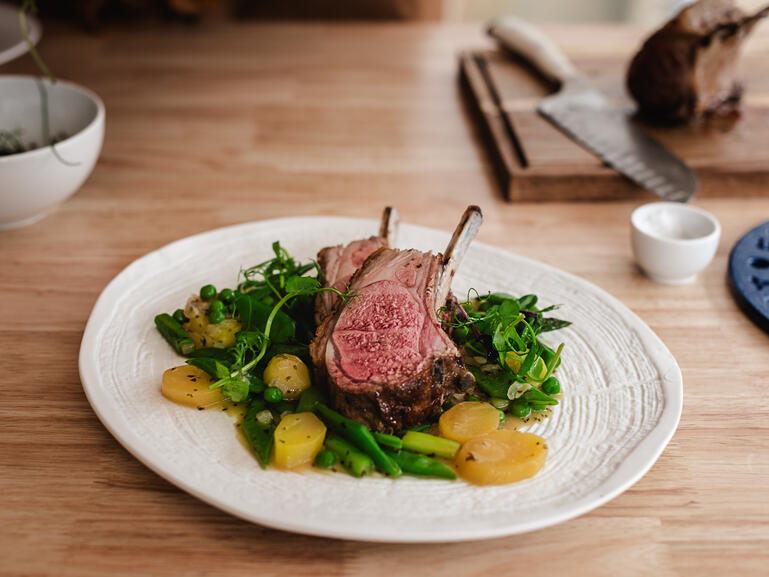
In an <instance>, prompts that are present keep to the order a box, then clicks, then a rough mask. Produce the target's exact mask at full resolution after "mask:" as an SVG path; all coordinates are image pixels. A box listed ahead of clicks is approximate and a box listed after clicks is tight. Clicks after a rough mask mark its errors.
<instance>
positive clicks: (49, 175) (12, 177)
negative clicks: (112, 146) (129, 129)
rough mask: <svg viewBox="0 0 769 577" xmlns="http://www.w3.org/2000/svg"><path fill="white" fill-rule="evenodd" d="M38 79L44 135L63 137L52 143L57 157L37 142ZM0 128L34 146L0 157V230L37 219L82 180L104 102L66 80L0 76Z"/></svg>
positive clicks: (100, 135) (90, 163)
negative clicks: (45, 122) (45, 103)
mask: <svg viewBox="0 0 769 577" xmlns="http://www.w3.org/2000/svg"><path fill="white" fill-rule="evenodd" d="M40 82H43V83H44V85H45V88H46V92H47V100H48V111H49V114H48V117H49V120H50V129H49V133H50V135H51V136H55V135H57V134H59V133H64V134H66V135H67V138H66V139H64V140H62V141H61V142H58V143H57V144H56V153H58V155H59V157H60V158H57V156H56V154H55V153H54V151H53V150H52V149H51V147H50V146H42V143H43V128H42V124H43V114H42V111H41V96H40V87H39V83H40ZM0 130H7V131H14V130H20V131H21V139H22V141H23V142H24V143H25V144H27V145H28V143H30V142H35V143H37V145H38V148H35V149H34V150H30V151H28V152H22V153H20V154H12V155H8V156H0V230H6V229H11V228H18V227H20V226H26V225H28V224H32V223H33V222H36V221H38V220H40V219H41V218H43V217H44V216H45V215H47V214H48V213H49V212H50V211H51V210H53V208H55V207H56V206H57V205H58V204H59V203H61V202H63V201H64V200H65V199H67V198H68V197H69V196H71V195H72V194H74V193H75V191H77V189H78V188H80V186H81V185H82V184H83V182H84V181H85V179H86V178H88V175H89V174H91V171H92V170H93V167H94V165H95V164H96V159H97V158H98V157H99V152H100V151H101V145H102V141H103V140H104V104H103V103H102V101H101V99H100V98H99V97H98V96H97V95H96V94H94V93H93V92H91V91H90V90H88V89H86V88H83V87H81V86H77V85H76V84H72V83H71V82H66V81H63V80H58V81H57V82H56V83H55V84H51V83H50V82H48V81H47V80H46V81H42V80H40V79H39V78H36V77H34V76H0ZM62 160H63V161H64V162H62Z"/></svg>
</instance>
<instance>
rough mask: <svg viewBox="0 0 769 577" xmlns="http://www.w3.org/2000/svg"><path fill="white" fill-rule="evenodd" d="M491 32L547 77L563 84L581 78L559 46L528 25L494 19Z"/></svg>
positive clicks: (516, 20) (492, 35)
mask: <svg viewBox="0 0 769 577" xmlns="http://www.w3.org/2000/svg"><path fill="white" fill-rule="evenodd" d="M487 33H488V34H489V36H491V37H492V38H495V39H496V40H497V41H498V42H499V43H500V44H501V45H502V46H504V47H505V48H507V49H508V50H510V51H511V52H514V53H515V54H517V55H518V56H520V57H522V58H524V59H525V60H527V61H528V62H529V63H530V64H531V65H532V66H534V67H535V68H536V69H537V70H538V71H539V72H540V73H541V74H542V75H543V76H545V77H546V78H547V79H548V80H550V81H551V82H554V83H556V84H559V85H563V84H565V83H566V82H567V81H568V80H571V79H575V78H577V77H578V76H579V73H578V72H577V69H576V68H574V65H572V63H571V61H570V60H569V58H568V57H567V56H566V54H564V53H563V51H562V50H561V49H560V48H559V47H558V45H557V44H556V43H555V42H553V41H552V40H550V38H548V37H547V36H546V35H545V34H543V33H542V32H541V31H540V30H539V29H538V28H536V27H535V26H532V25H531V24H529V23H528V22H525V21H524V20H521V19H520V18H516V17H515V16H507V17H504V18H500V19H498V20H494V21H493V22H492V23H491V24H490V25H489V27H488V30H487Z"/></svg>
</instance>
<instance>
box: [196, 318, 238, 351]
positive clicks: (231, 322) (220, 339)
mask: <svg viewBox="0 0 769 577" xmlns="http://www.w3.org/2000/svg"><path fill="white" fill-rule="evenodd" d="M241 328H243V326H242V325H241V324H240V323H239V322H238V321H237V320H235V319H224V320H223V321H222V322H220V323H216V324H209V325H208V326H206V329H205V336H206V346H209V347H216V348H217V349H226V348H227V347H231V346H232V345H234V344H235V335H236V334H237V333H238V332H239V331H240V329H241Z"/></svg>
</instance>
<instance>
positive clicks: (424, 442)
mask: <svg viewBox="0 0 769 577" xmlns="http://www.w3.org/2000/svg"><path fill="white" fill-rule="evenodd" d="M403 448H404V449H407V450H409V451H414V452H415V453H424V454H426V455H435V456H437V457H445V458H447V459H453V458H454V456H455V455H456V454H457V451H459V443H457V442H456V441H452V440H451V439H443V438H441V437H436V436H435V435H428V434H427V433H419V432H417V431H409V432H407V433H406V434H405V435H403Z"/></svg>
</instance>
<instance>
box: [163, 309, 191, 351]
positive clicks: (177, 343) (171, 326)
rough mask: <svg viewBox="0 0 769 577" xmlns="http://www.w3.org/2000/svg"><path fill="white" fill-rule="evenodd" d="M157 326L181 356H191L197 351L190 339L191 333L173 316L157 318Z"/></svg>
mask: <svg viewBox="0 0 769 577" xmlns="http://www.w3.org/2000/svg"><path fill="white" fill-rule="evenodd" d="M155 326H156V327H157V328H158V330H159V331H160V334H161V335H163V337H164V338H165V339H166V340H167V341H168V343H169V344H170V345H171V346H172V347H173V348H174V349H176V352H177V353H179V354H180V355H189V354H190V353H191V352H192V351H194V350H195V343H194V342H193V341H192V339H191V338H190V335H189V333H187V331H185V330H184V329H183V328H182V325H180V324H179V323H178V322H177V320H176V319H174V317H172V316H171V315H169V314H167V313H163V314H161V315H158V316H156V317H155Z"/></svg>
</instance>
